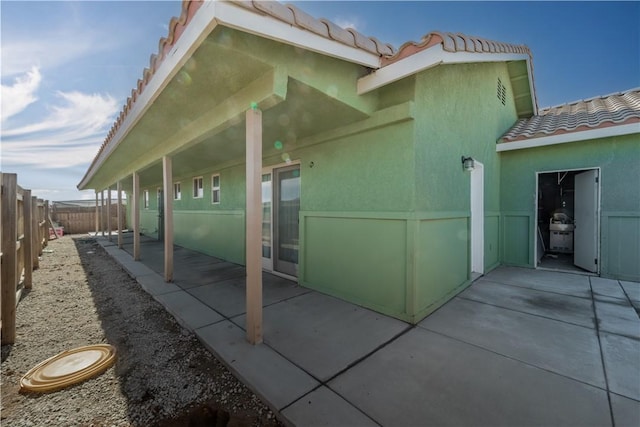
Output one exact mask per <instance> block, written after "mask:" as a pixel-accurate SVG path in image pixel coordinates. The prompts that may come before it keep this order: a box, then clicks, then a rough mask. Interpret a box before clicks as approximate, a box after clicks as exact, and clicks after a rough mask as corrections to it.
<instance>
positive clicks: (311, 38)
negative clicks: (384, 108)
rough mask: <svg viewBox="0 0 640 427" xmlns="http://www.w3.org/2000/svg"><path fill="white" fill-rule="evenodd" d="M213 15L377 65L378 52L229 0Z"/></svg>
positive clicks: (286, 40) (237, 26)
mask: <svg viewBox="0 0 640 427" xmlns="http://www.w3.org/2000/svg"><path fill="white" fill-rule="evenodd" d="M216 18H217V19H218V21H219V22H220V23H221V24H224V25H225V26H227V27H231V28H235V29H238V30H240V31H243V32H246V33H251V34H255V35H258V36H260V37H264V38H268V39H271V40H275V41H278V42H280V43H285V44H290V45H293V46H297V47H301V48H303V49H307V50H311V51H314V52H318V53H321V54H323V55H327V56H332V57H334V58H339V59H343V60H345V61H348V62H353V63H356V64H359V65H364V66H367V67H370V68H379V67H380V56H379V55H376V54H373V53H370V52H367V51H365V50H363V49H359V48H356V47H351V46H347V45H344V44H342V43H340V42H338V41H334V40H329V39H327V38H325V37H322V36H320V35H318V34H314V33H312V32H310V31H307V30H303V29H300V28H296V27H292V26H291V25H290V24H287V23H286V22H282V21H279V20H277V19H274V18H273V17H270V16H265V15H260V14H256V13H253V12H251V11H248V10H246V9H244V8H242V7H240V6H236V5H234V4H233V3H227V2H221V3H219V4H218V11H217V14H216Z"/></svg>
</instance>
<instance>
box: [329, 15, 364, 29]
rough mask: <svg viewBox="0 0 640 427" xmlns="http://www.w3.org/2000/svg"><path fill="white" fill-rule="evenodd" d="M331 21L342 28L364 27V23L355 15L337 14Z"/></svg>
mask: <svg viewBox="0 0 640 427" xmlns="http://www.w3.org/2000/svg"><path fill="white" fill-rule="evenodd" d="M332 21H333V22H334V23H335V24H336V25H338V26H340V27H342V28H353V29H354V30H356V31H362V30H363V29H364V24H363V23H362V22H361V21H360V19H359V18H357V17H344V16H338V17H336V18H334V19H333V20H332Z"/></svg>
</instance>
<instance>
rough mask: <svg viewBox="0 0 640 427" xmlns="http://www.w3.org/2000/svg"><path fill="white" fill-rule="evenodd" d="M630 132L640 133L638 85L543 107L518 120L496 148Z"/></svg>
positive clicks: (514, 147) (512, 147)
mask: <svg viewBox="0 0 640 427" xmlns="http://www.w3.org/2000/svg"><path fill="white" fill-rule="evenodd" d="M595 131H598V132H595ZM585 132H589V135H585V134H584V133H585ZM629 133H640V88H635V89H630V90H627V91H625V92H619V93H614V94H611V95H605V96H600V97H595V98H591V99H585V100H582V101H577V102H573V103H570V104H564V105H558V106H556V107H549V108H545V109H543V110H541V111H540V113H539V114H537V115H535V116H533V117H531V118H529V119H522V120H518V121H517V122H516V124H515V125H514V126H513V127H512V128H511V129H510V130H509V131H508V132H507V133H505V134H504V135H503V136H502V137H501V138H500V139H499V140H498V142H499V143H501V144H498V146H499V147H498V151H506V150H510V149H517V148H530V147H534V146H540V145H549V144H557V143H561V142H570V141H577V140H584V139H593V138H601V137H607V136H614V135H622V134H629Z"/></svg>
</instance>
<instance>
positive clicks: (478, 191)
mask: <svg viewBox="0 0 640 427" xmlns="http://www.w3.org/2000/svg"><path fill="white" fill-rule="evenodd" d="M474 166H475V167H474V169H473V170H472V171H471V272H472V273H478V274H483V273H484V165H483V164H482V163H480V162H479V161H477V160H474Z"/></svg>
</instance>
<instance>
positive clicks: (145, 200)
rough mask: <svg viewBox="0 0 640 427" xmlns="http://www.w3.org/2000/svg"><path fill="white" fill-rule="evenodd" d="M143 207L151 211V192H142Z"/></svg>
mask: <svg viewBox="0 0 640 427" xmlns="http://www.w3.org/2000/svg"><path fill="white" fill-rule="evenodd" d="M142 206H143V207H144V209H149V190H142Z"/></svg>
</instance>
